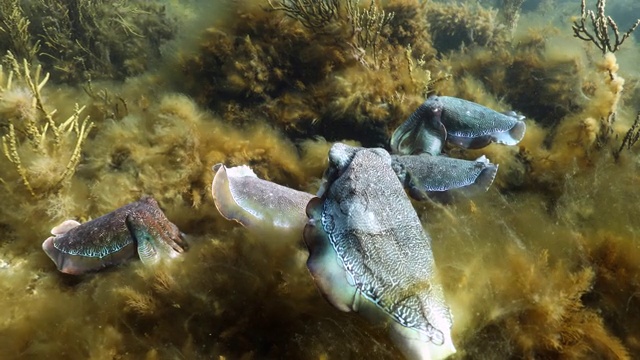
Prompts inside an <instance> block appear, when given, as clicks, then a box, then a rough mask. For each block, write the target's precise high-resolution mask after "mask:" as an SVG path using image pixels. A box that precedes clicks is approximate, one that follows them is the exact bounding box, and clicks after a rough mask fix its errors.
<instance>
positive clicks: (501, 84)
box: [0, 0, 640, 359]
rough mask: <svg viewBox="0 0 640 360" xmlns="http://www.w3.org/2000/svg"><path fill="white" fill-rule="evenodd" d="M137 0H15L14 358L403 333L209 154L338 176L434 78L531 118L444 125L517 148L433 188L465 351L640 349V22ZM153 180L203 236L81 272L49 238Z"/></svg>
mask: <svg viewBox="0 0 640 360" xmlns="http://www.w3.org/2000/svg"><path fill="white" fill-rule="evenodd" d="M505 2H506V1H505ZM513 2H514V3H517V1H513ZM597 2H598V3H601V0H598V1H597ZM63 3H64V4H63ZM117 3H118V6H115V5H113V4H112V3H111V2H106V1H72V2H59V1H58V2H57V1H53V2H47V4H46V5H45V4H44V3H43V2H38V1H36V2H21V1H11V0H7V1H0V8H1V9H2V12H1V14H2V15H0V50H1V52H2V55H4V54H6V53H7V51H10V53H9V54H8V55H6V56H4V58H3V62H2V65H3V66H2V69H1V72H0V135H1V136H2V140H3V149H2V154H0V199H1V200H2V201H1V203H2V207H0V235H2V236H1V237H0V294H2V295H0V309H2V312H1V313H2V314H3V316H2V319H1V320H0V349H3V350H2V352H3V356H2V357H3V358H6V359H40V358H43V357H51V358H66V359H113V358H118V359H141V358H144V359H174V358H188V359H199V358H233V359H235V358H242V359H253V358H255V359H262V358H299V359H308V358H322V359H343V358H345V359H346V358H355V357H361V356H362V354H367V355H368V356H370V357H371V358H380V359H391V358H398V357H399V356H401V355H400V353H399V352H398V350H397V349H396V348H394V346H393V345H392V344H391V342H390V341H389V340H388V339H387V337H386V334H385V333H386V331H385V329H381V328H380V327H375V326H372V325H370V324H369V323H367V322H365V321H364V320H362V319H361V318H359V317H357V316H355V315H352V314H344V313H341V312H338V311H336V310H335V309H334V308H333V307H331V305H329V304H328V303H326V302H325V301H324V299H323V298H322V296H321V295H320V294H319V293H318V292H317V290H316V288H315V286H314V284H313V281H312V280H311V279H310V276H309V274H308V271H307V269H306V268H305V266H304V262H305V260H306V257H307V255H308V254H307V251H306V249H304V247H303V246H301V245H300V243H298V242H295V241H291V242H283V241H281V239H277V238H276V235H274V234H270V233H269V232H265V233H260V234H256V233H247V232H246V231H244V229H242V228H241V227H240V226H239V225H237V224H234V223H231V222H228V221H226V220H225V219H224V218H223V217H222V216H221V215H220V214H219V213H218V211H217V210H216V208H215V205H214V203H213V199H212V198H211V195H210V194H211V182H212V179H213V175H214V174H213V171H212V169H211V168H212V166H213V165H215V164H217V163H224V164H226V165H228V166H238V165H243V164H246V165H249V166H251V168H252V169H253V170H254V171H255V172H256V174H257V175H258V176H259V177H260V178H262V179H266V180H269V181H273V182H276V183H279V184H281V185H285V186H288V187H291V188H294V189H298V190H302V191H306V192H311V193H314V192H315V191H316V190H317V189H318V186H319V182H320V179H321V178H322V173H323V171H324V169H325V168H326V165H327V152H328V150H329V148H330V147H331V145H332V143H333V142H335V141H347V142H348V143H350V144H360V145H362V146H366V147H373V146H381V147H388V146H389V139H390V137H391V133H392V132H393V129H395V128H397V127H398V126H399V125H400V124H401V123H402V122H404V121H405V120H406V119H407V117H408V116H409V115H410V114H411V113H412V112H413V111H414V110H415V109H416V108H417V107H418V106H419V105H420V104H421V103H422V102H423V101H424V100H425V98H426V97H427V96H429V95H434V94H437V95H441V96H454V97H459V98H464V99H466V100H469V101H474V102H477V103H479V104H482V105H484V106H487V107H490V108H493V109H496V110H499V111H510V110H516V111H518V112H519V113H522V114H523V115H525V116H526V118H527V120H526V126H527V133H526V135H525V137H524V138H523V139H522V141H521V142H520V143H519V144H518V145H517V146H513V147H501V146H499V145H490V146H488V147H486V148H483V149H482V150H472V149H460V148H457V147H447V148H445V149H444V152H445V153H446V154H448V155H449V156H452V157H456V158H462V159H469V160H473V159H477V158H479V157H480V156H481V155H486V157H487V158H488V159H490V160H491V163H494V164H498V165H499V167H500V170H499V171H498V173H497V177H496V181H495V182H494V184H493V186H492V188H491V189H490V190H489V191H488V192H487V193H486V194H481V195H478V196H475V197H473V198H464V197H461V198H456V199H455V201H453V202H452V203H450V204H446V205H442V204H438V203H433V202H421V203H418V202H414V207H415V209H416V211H417V212H418V215H419V216H420V219H421V221H422V225H423V226H424V227H425V228H426V229H428V231H429V233H430V234H431V237H432V239H433V242H432V249H433V253H434V257H435V259H436V264H437V276H438V281H439V283H441V284H442V286H443V288H444V293H445V297H446V299H447V301H448V303H449V305H450V307H451V311H452V314H453V319H454V321H453V328H452V337H453V342H454V344H455V346H456V349H457V353H456V354H455V355H454V356H452V358H461V359H462V358H465V359H466V358H468V359H496V358H504V359H507V358H564V359H582V358H605V359H631V358H637V357H638V356H640V339H639V338H638V334H640V329H639V328H638V327H639V325H638V324H640V310H638V309H640V297H638V296H637V294H638V293H640V265H638V264H640V250H639V247H638V241H640V226H639V225H637V224H638V221H637V219H638V218H639V216H640V209H639V207H638V203H640V192H638V191H637V190H638V175H637V174H638V171H639V170H640V161H638V159H639V156H640V150H639V149H640V146H638V145H637V144H636V142H637V140H638V136H637V127H638V125H637V124H638V122H640V117H639V116H638V115H637V113H638V111H639V110H640V107H639V104H640V92H638V90H637V89H638V86H637V84H638V83H639V82H640V73H638V69H637V66H635V64H636V63H637V59H638V58H640V48H639V47H638V46H637V44H636V43H635V42H634V41H635V39H634V37H633V35H634V34H636V35H637V31H636V32H635V33H632V36H630V37H628V38H627V39H626V40H625V42H624V44H622V45H621V46H620V49H619V50H617V51H615V52H607V53H606V54H605V55H603V53H602V51H601V50H600V49H599V48H598V47H597V46H596V44H594V43H592V42H588V41H582V40H580V39H579V38H576V37H574V32H573V31H572V29H571V24H572V23H573V24H575V25H576V26H579V25H580V21H581V3H580V1H575V0H566V1H552V0H548V1H544V2H541V4H540V5H539V6H533V5H531V4H530V3H531V2H524V5H522V2H520V4H521V5H522V8H521V9H520V10H519V11H518V13H517V15H518V16H515V17H514V16H513V15H514V14H515V13H514V14H511V15H510V16H509V17H507V16H505V15H504V14H501V13H499V12H498V11H497V10H495V8H497V7H498V6H499V5H500V3H503V2H502V1H496V2H492V1H479V2H473V4H470V2H460V3H453V4H452V3H450V2H444V1H443V2H434V1H429V2H424V1H417V0H389V1H374V2H369V1H353V0H351V1H346V2H337V4H338V5H336V6H335V7H332V6H333V5H331V4H336V2H333V1H321V2H317V3H322V4H325V6H326V7H325V8H324V11H325V15H326V16H324V17H321V18H308V16H307V15H305V14H304V13H300V12H296V11H295V8H292V7H291V4H293V3H294V2H292V1H276V0H271V1H266V0H265V1H262V0H251V1H249V0H242V1H216V2H213V3H215V4H211V2H207V1H196V0H191V1H184V2H180V4H178V2H174V1H165V2H160V1H134V0H128V1H118V2H117ZM301 3H308V2H307V1H301ZM69 4H71V5H69ZM64 6H69V7H68V8H63V7H64ZM309 6H311V5H309ZM607 6H610V7H612V12H611V13H612V14H613V15H612V16H613V17H614V18H615V19H616V20H618V18H617V15H616V14H618V13H617V12H616V11H618V10H615V9H616V8H614V7H613V6H614V4H607ZM551 9H553V10H551ZM589 9H594V10H595V11H596V14H597V8H596V0H593V1H586V9H584V10H589ZM54 10H55V11H54ZM606 11H607V14H609V8H608V7H607V8H606ZM43 14H46V15H47V16H42V15H43ZM61 14H66V15H65V16H66V17H61V16H62V15H61ZM305 16H307V17H305ZM74 19H75V20H74ZM79 19H82V21H79ZM106 19H109V21H111V22H109V21H107V20H106ZM506 19H511V21H512V23H506ZM513 19H515V20H513ZM624 21H629V19H626V20H624ZM624 21H623V20H621V22H619V24H620V26H619V28H620V30H619V31H620V32H621V33H623V32H624V31H627V29H629V27H630V26H631V25H632V24H633V21H634V19H632V20H630V21H631V23H630V24H628V23H626V22H624ZM589 24H590V20H589V18H588V17H587V21H586V26H587V28H586V29H587V30H588V31H593V30H591V28H590V27H589V26H590V25H589ZM94 25H96V26H94ZM83 27H90V28H92V29H93V30H92V31H90V32H87V31H84V30H83ZM62 28H64V29H67V30H68V31H67V32H63V31H60V29H62ZM55 29H58V30H55ZM54 30H55V31H54ZM610 31H611V30H610ZM53 34H57V35H55V37H53V36H54V35H53ZM65 34H66V35H65ZM611 34H613V33H611ZM67 35H68V36H67ZM611 36H612V41H613V39H614V37H613V35H611ZM125 38H126V39H132V40H131V41H129V40H126V41H125V40H123V39H125ZM54 40H55V41H54ZM634 121H635V123H634ZM634 124H635V126H634ZM623 139H627V140H625V142H624V143H623ZM623 145H624V146H623ZM143 195H151V196H153V197H154V198H155V199H156V200H157V201H158V203H159V205H160V208H162V210H163V211H164V213H165V214H166V217H167V218H168V219H169V220H170V221H171V222H172V223H174V224H176V225H177V227H178V228H179V229H180V230H181V231H182V232H184V233H185V234H186V236H187V240H188V242H189V245H190V248H189V251H187V252H185V253H184V254H182V255H181V256H180V257H177V258H175V259H173V260H172V261H170V262H161V263H158V264H157V265H155V266H152V267H144V266H142V265H141V264H140V262H137V261H134V262H130V263H127V264H123V265H121V266H118V267H115V268H112V269H109V270H107V271H104V272H99V273H92V274H87V275H83V276H81V277H77V276H70V275H65V274H60V273H58V271H57V270H56V267H55V265H54V264H53V263H52V262H51V261H50V260H49V258H48V257H47V255H46V254H45V253H44V252H43V251H42V249H41V244H42V241H43V240H44V239H46V238H47V237H48V236H49V233H50V229H51V228H52V227H54V226H55V225H57V224H58V223H60V222H61V221H63V220H65V219H76V220H78V221H79V222H86V221H89V220H91V219H94V218H97V217H99V216H101V215H103V214H106V213H109V212H110V211H113V210H115V209H117V208H119V207H121V206H123V205H125V204H128V203H131V202H133V201H136V200H138V199H139V198H140V197H141V196H143Z"/></svg>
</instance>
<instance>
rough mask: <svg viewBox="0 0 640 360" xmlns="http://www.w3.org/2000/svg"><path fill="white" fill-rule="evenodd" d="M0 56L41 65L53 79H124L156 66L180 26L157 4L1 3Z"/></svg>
mask: <svg viewBox="0 0 640 360" xmlns="http://www.w3.org/2000/svg"><path fill="white" fill-rule="evenodd" d="M0 10H1V11H0V53H2V54H4V53H6V52H7V51H12V52H13V53H14V54H15V55H16V56H17V57H18V58H20V59H26V60H28V61H29V62H36V61H37V62H39V63H41V64H42V66H43V67H44V69H45V71H47V72H50V73H51V74H52V76H53V77H54V78H55V80H58V81H65V82H73V83H81V82H83V81H91V80H98V79H118V80H123V79H124V78H125V77H127V76H132V75H137V74H140V73H142V72H144V71H145V70H147V69H148V68H149V66H150V65H152V64H154V63H155V62H156V61H157V60H158V58H159V57H160V55H161V48H160V46H161V45H162V44H163V43H165V42H166V41H167V40H170V39H172V38H173V37H174V35H175V32H176V21H175V20H174V19H172V18H171V17H169V16H168V15H167V14H166V5H163V4H162V3H161V2H159V1H135V0H133V1H132V0H118V1H104V0H91V1H87V0H72V1H59V0H55V1H20V0H3V1H0Z"/></svg>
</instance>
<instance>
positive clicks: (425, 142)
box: [390, 96, 447, 155]
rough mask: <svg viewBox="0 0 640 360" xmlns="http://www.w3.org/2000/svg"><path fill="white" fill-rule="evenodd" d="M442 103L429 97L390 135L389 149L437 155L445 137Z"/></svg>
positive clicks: (406, 152)
mask: <svg viewBox="0 0 640 360" xmlns="http://www.w3.org/2000/svg"><path fill="white" fill-rule="evenodd" d="M443 109H444V104H443V103H442V102H441V101H440V100H439V98H438V97H435V96H433V97H430V98H429V99H427V100H426V101H425V102H424V103H422V105H420V106H419V107H418V109H417V110H416V111H415V112H414V113H413V114H411V116H409V119H407V120H406V121H405V122H404V123H402V125H400V126H399V127H398V128H397V129H396V130H395V131H394V132H393V134H392V135H391V142H390V146H391V150H392V152H393V153H396V154H402V155H414V154H421V153H427V154H430V155H439V154H440V153H441V152H442V147H443V146H444V142H445V141H446V139H447V130H446V129H445V127H444V125H443V124H442V119H441V117H442V111H443Z"/></svg>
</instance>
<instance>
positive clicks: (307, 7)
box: [267, 0, 340, 30]
mask: <svg viewBox="0 0 640 360" xmlns="http://www.w3.org/2000/svg"><path fill="white" fill-rule="evenodd" d="M267 2H268V3H269V6H271V9H273V10H280V11H283V12H284V13H285V14H286V15H287V16H289V17H291V18H293V19H296V20H298V21H300V23H301V24H302V25H304V27H306V28H309V29H311V30H319V29H321V28H323V27H324V26H326V25H327V24H329V23H330V22H332V21H335V20H337V19H338V18H339V16H340V0H278V1H277V2H276V4H274V3H272V2H271V0H267Z"/></svg>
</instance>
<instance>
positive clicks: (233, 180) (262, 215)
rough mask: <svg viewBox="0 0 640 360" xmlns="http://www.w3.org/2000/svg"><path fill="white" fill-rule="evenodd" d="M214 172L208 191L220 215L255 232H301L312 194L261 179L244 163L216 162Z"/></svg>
mask: <svg viewBox="0 0 640 360" xmlns="http://www.w3.org/2000/svg"><path fill="white" fill-rule="evenodd" d="M213 171H214V172H215V175H214V177H213V183H212V185H211V194H212V196H213V201H214V203H215V205H216V208H217V209H218V211H219V212H220V214H221V215H222V216H223V217H225V218H226V219H228V220H235V221H236V222H238V223H240V224H242V225H243V226H245V227H247V228H249V229H252V230H254V231H258V232H263V231H272V232H277V233H280V234H281V235H290V234H293V236H298V237H300V236H301V235H302V229H303V228H304V226H305V224H306V223H307V216H306V215H305V212H304V209H305V208H306V206H307V203H308V202H309V200H311V198H312V197H313V195H312V194H309V193H306V192H303V191H299V190H295V189H291V188H288V187H286V186H282V185H279V184H276V183H274V182H271V181H267V180H263V179H260V178H258V176H257V175H256V174H255V173H254V172H253V170H251V168H250V167H248V166H246V165H241V166H236V167H232V168H227V167H226V166H224V165H223V164H216V165H215V166H214V167H213Z"/></svg>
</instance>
